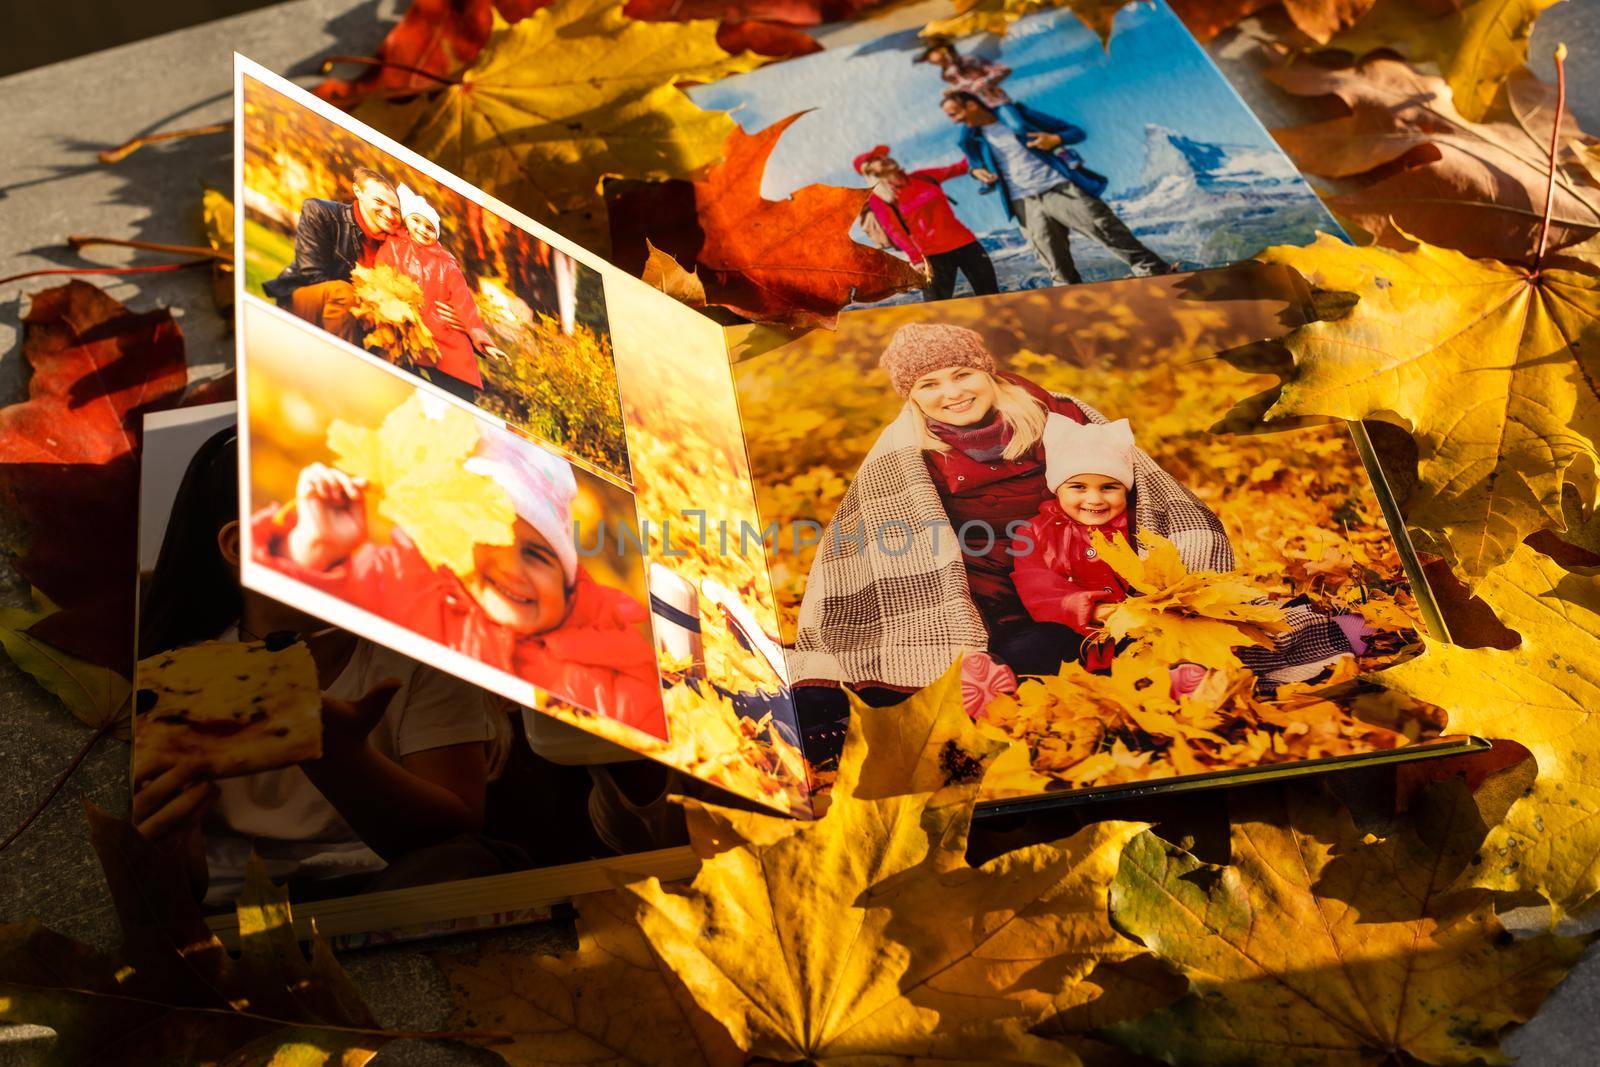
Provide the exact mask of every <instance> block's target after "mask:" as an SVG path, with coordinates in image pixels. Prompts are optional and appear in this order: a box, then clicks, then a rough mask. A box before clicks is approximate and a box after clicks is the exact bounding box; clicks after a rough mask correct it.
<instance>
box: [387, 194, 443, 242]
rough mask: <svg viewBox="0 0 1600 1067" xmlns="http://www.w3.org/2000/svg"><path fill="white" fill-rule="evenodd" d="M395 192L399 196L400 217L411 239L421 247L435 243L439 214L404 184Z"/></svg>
mask: <svg viewBox="0 0 1600 1067" xmlns="http://www.w3.org/2000/svg"><path fill="white" fill-rule="evenodd" d="M395 192H396V193H397V194H399V196H400V217H401V218H403V219H404V220H405V223H406V229H407V230H408V231H410V233H411V239H412V240H413V241H416V242H417V243H418V244H422V245H431V244H433V243H434V242H435V241H437V240H438V239H439V225H440V223H439V212H437V211H436V210H434V207H433V205H432V204H430V203H428V202H427V201H426V200H424V199H423V198H422V196H421V195H420V194H418V193H417V192H416V191H415V190H413V189H411V188H410V187H409V186H407V185H406V184H405V183H404V182H401V183H400V185H399V187H398V188H396V189H395Z"/></svg>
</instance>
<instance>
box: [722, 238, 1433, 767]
mask: <svg viewBox="0 0 1600 1067" xmlns="http://www.w3.org/2000/svg"><path fill="white" fill-rule="evenodd" d="M1300 314H1302V311H1301V306H1300V304H1299V298H1298V296H1297V290H1296V287H1295V285H1294V283H1293V279H1292V278H1291V277H1290V276H1288V275H1287V274H1286V273H1285V272H1281V271H1278V270H1275V269H1270V268H1258V267H1241V268H1235V269H1233V270H1231V271H1226V272H1213V273H1212V274H1210V275H1197V276H1190V277H1175V276H1166V277H1161V278H1151V279H1145V280H1130V281H1123V282H1117V283H1110V284H1104V285H1097V286H1084V287H1078V288H1069V289H1055V290H1049V291H1044V292H1028V293H1017V294H1009V295H1000V296H995V297H990V298H986V299H981V300H966V301H955V302H951V303H949V304H944V305H941V306H940V307H939V308H937V309H934V308H925V307H922V306H920V305H911V306H908V307H901V308H888V309H881V310H875V311H869V312H859V313H856V314H852V315H846V316H844V317H842V318H841V320H840V325H839V330H838V331H837V333H828V332H823V331H813V332H812V333H810V334H808V335H806V336H804V337H802V338H800V339H798V340H796V341H794V342H792V343H790V344H789V345H787V346H785V347H783V348H780V349H777V350H776V351H771V352H767V353H765V354H761V355H756V356H754V357H752V358H749V359H746V360H743V361H741V362H739V363H737V364H736V365H735V368H734V370H735V378H736V381H737V383H738V387H739V394H740V403H741V407H742V409H743V414H744V420H745V427H746V434H747V438H748V440H749V443H750V457H751V463H752V466H753V468H754V473H755V481H756V491H757V496H758V500H759V502H760V507H761V512H762V518H763V519H764V520H765V521H767V522H768V523H773V522H776V523H777V525H778V529H779V535H778V537H777V539H776V541H775V545H774V547H775V553H774V556H775V560H776V563H775V565H774V569H775V572H781V573H784V574H785V575H787V579H786V580H785V581H784V582H783V583H782V584H780V587H779V589H778V596H779V601H780V607H781V614H782V618H783V635H782V640H783V644H784V646H785V649H786V652H787V660H788V665H789V674H790V680H791V682H792V683H793V684H794V686H795V689H794V693H795V698H796V704H797V710H798V714H799V717H800V720H801V723H802V727H803V729H804V731H805V734H806V737H807V744H806V751H807V755H808V757H809V758H811V759H812V761H813V762H814V763H819V764H825V763H826V762H827V760H828V758H829V755H830V753H829V752H828V751H827V749H826V748H825V745H826V743H827V741H828V739H830V738H837V737H838V736H840V735H841V734H842V727H841V720H843V719H844V718H845V716H846V715H847V714H848V707H847V705H846V701H845V694H844V691H845V690H846V689H849V690H852V691H854V692H856V693H857V694H858V695H860V696H861V697H863V699H866V700H867V701H868V702H869V703H874V704H882V703H892V702H895V701H898V700H900V699H903V698H904V695H905V694H906V693H908V692H911V691H914V690H915V689H917V688H920V687H922V686H924V685H927V684H928V683H929V682H931V681H933V680H934V679H935V678H937V677H938V676H940V675H941V674H943V673H944V672H945V671H946V670H947V669H949V668H950V666H951V665H952V664H953V663H954V662H955V660H956V659H957V657H964V659H963V693H964V698H965V700H966V703H967V710H968V712H969V713H970V714H972V715H973V716H974V717H975V718H976V719H977V720H979V721H980V722H981V723H983V724H984V725H985V728H986V729H987V730H989V731H991V732H993V733H994V734H995V735H996V736H1000V737H1003V738H1006V739H1008V740H1010V741H1011V742H1013V744H1014V746H1015V748H1016V749H1017V751H1018V752H1019V756H1018V757H1016V758H1014V759H1013V760H1011V761H1008V767H1009V768H1010V770H1008V772H1007V773H1006V774H1004V775H1000V776H998V778H997V780H995V781H991V782H990V783H989V785H988V788H989V790H990V792H991V795H992V796H1009V795H1027V794H1032V793H1038V792H1043V791H1048V790H1056V789H1063V788H1085V787H1097V786H1108V785H1116V784H1122V783H1127V782H1136V781H1145V780H1150V779H1156V778H1167V777H1174V776H1183V775H1194V774H1202V773H1208V772H1213V771H1222V770H1231V769H1238V768H1249V767H1260V766H1263V765H1274V764H1282V763H1290V762H1294V761H1300V760H1310V759H1320V758H1325V757H1334V756H1345V755H1351V754H1356V753H1365V752H1375V751H1383V750H1388V749H1394V748H1398V747H1400V746H1404V745H1408V744H1412V743H1414V742H1417V741H1420V740H1427V739H1431V738H1433V737H1436V736H1437V735H1438V733H1439V730H1440V727H1441V726H1442V715H1441V714H1440V713H1439V712H1438V710H1437V709H1434V708H1431V707H1429V706H1424V705H1419V704H1416V703H1414V702H1411V701H1409V700H1403V699H1401V698H1399V697H1397V696H1396V695H1395V694H1393V693H1390V692H1387V691H1386V690H1383V689H1382V688H1381V687H1380V686H1378V685H1375V684H1373V683H1371V682H1369V681H1366V680H1364V679H1363V678H1362V677H1360V676H1367V675H1370V674H1372V673H1373V672H1378V671H1381V670H1382V669H1383V668H1384V667H1385V666H1388V665H1389V664H1391V663H1393V662H1395V661H1396V659H1397V657H1402V656H1405V655H1408V654H1410V653H1411V652H1414V651H1415V646H1416V644H1417V636H1416V634H1417V630H1418V628H1419V627H1420V626H1421V625H1422V623H1421V621H1420V619H1421V618H1422V616H1423V612H1422V610H1421V609H1419V606H1418V602H1417V599H1416V597H1415V595H1414V590H1413V586H1412V579H1411V576H1410V574H1409V572H1408V565H1409V563H1408V561H1409V560H1410V558H1411V557H1410V555H1409V551H1408V550H1405V549H1403V546H1402V545H1400V544H1397V542H1396V541H1395V539H1394V537H1393V536H1392V535H1391V533H1390V530H1389V528H1388V526H1387V525H1386V523H1385V520H1384V515H1383V511H1382V508H1381V506H1380V502H1379V498H1378V497H1377V495H1376V494H1375V492H1374V490H1373V487H1372V483H1371V481H1370V480H1369V474H1368V471H1367V469H1366V467H1365V465H1364V463H1363V460H1362V456H1361V454H1360V451H1359V449H1358V447H1357V444H1356V442H1355V440H1354V439H1353V438H1352V434H1351V430H1350V429H1349V428H1347V427H1346V426H1344V425H1343V424H1326V425H1317V426H1310V427H1300V428H1296V429H1289V430H1285V431H1283V432H1277V433H1261V432H1241V430H1242V429H1243V428H1244V423H1243V422H1242V421H1240V420H1238V419H1236V418H1233V417H1231V416H1230V402H1231V399H1236V398H1242V397H1246V396H1249V395H1251V394H1253V393H1255V392H1258V391H1260V390H1262V389H1265V388H1267V387H1268V386H1270V385H1271V384H1272V383H1273V382H1274V381H1276V378H1275V377H1273V376H1271V375H1263V374H1253V373H1250V372H1249V371H1248V370H1241V369H1240V368H1239V367H1236V366H1235V365H1234V364H1233V363H1232V362H1230V361H1229V359H1228V358H1226V357H1224V356H1220V355H1219V354H1218V353H1222V352H1225V351H1227V350H1230V349H1237V348H1239V346H1244V345H1248V344H1250V343H1251V342H1253V341H1257V340H1260V339H1261V338H1264V337H1268V336H1272V335H1275V334H1276V333H1277V332H1278V331H1279V330H1281V325H1280V324H1281V322H1282V321H1283V320H1284V319H1285V318H1294V317H1296V316H1297V315H1300ZM1244 365H1245V366H1246V367H1248V364H1247V363H1245V364H1244ZM790 531H799V532H798V533H796V534H794V535H791V533H790ZM1024 755H1025V757H1026V758H1021V757H1022V756H1024Z"/></svg>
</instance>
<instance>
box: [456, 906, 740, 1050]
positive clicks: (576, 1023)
mask: <svg viewBox="0 0 1600 1067" xmlns="http://www.w3.org/2000/svg"><path fill="white" fill-rule="evenodd" d="M574 903H575V904H576V905H577V907H578V950H577V952H575V953H571V954H568V955H565V956H561V957H559V958H558V957H552V956H540V955H536V954H534V953H531V952H527V951H514V950H508V949H505V948H503V947H500V946H499V945H497V944H495V943H493V942H488V943H486V944H485V945H484V946H483V947H482V948H480V949H479V950H478V951H476V952H474V953H471V954H462V953H459V952H441V953H436V954H435V955H434V957H433V958H434V960H435V961H436V962H437V963H438V964H439V967H440V968H441V969H442V970H443V971H444V974H445V977H446V978H447V979H448V980H449V982H450V988H451V992H452V993H453V994H454V996H455V1004H456V1007H455V1011H454V1012H453V1013H452V1014H451V1016H450V1025H452V1026H456V1027H462V1028H466V1029H475V1030H476V1029H483V1030H490V1031H497V1032H501V1033H504V1034H506V1035H508V1037H509V1038H510V1041H509V1043H507V1044H497V1045H495V1046H494V1051H495V1052H496V1053H498V1054H499V1055H500V1056H502V1057H503V1058H504V1059H505V1060H506V1062H508V1063H510V1064H512V1067H522V1065H524V1064H526V1065H529V1067H532V1065H540V1067H542V1065H544V1064H549V1063H567V1064H601V1063H605V1064H659V1065H661V1067H677V1065H678V1064H702V1063H703V1064H708V1065H711V1067H722V1065H727V1067H739V1065H741V1064H743V1063H744V1062H745V1058H744V1054H743V1053H742V1052H740V1051H739V1050H738V1049H737V1048H736V1047H735V1046H734V1045H733V1042H732V1041H730V1040H729V1038H728V1035H727V1032H726V1031H725V1030H723V1029H722V1027H721V1026H720V1025H719V1024H718V1023H717V1022H716V1020H715V1019H713V1018H712V1017H711V1016H709V1015H707V1014H706V1012H705V1011H704V1010H702V1009H701V1008H700V1007H699V1006H698V1005H696V1004H695V1002H694V1000H693V999H692V998H691V997H690V996H689V994H688V992H687V991H686V990H685V989H684V988H683V983H681V982H679V981H678V979H677V978H676V977H674V976H673V974H672V972H671V971H669V970H667V968H665V967H664V966H662V964H661V960H660V958H659V957H657V956H656V954H655V953H654V952H653V951H651V948H650V943H649V942H648V941H646V940H645V938H644V935H643V934H642V933H641V932H640V930H639V927H638V926H637V924H636V923H635V921H634V919H635V916H634V911H635V907H634V904H633V902H632V901H631V900H630V899H628V898H627V897H626V896H624V895H623V894H622V893H595V894H591V895H589V896H585V897H581V898H579V899H578V900H577V901H575V902H574Z"/></svg>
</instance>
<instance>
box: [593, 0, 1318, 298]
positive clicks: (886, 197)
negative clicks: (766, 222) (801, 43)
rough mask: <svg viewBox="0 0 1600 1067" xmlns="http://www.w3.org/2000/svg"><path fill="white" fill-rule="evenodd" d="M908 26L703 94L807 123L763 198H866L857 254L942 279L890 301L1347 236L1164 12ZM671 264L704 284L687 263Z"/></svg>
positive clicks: (792, 136)
mask: <svg viewBox="0 0 1600 1067" xmlns="http://www.w3.org/2000/svg"><path fill="white" fill-rule="evenodd" d="M894 19H895V16H894V15H892V14H891V15H889V16H886V17H885V19H884V20H883V21H884V23H885V24H887V25H891V26H892V25H894ZM904 25H905V28H903V29H900V30H899V31H898V32H893V33H889V34H886V35H884V36H882V37H879V38H877V39H876V40H872V41H867V42H862V43H858V42H854V41H852V42H848V43H841V44H838V45H835V44H833V43H832V42H829V45H828V47H827V48H826V49H825V50H823V51H821V52H818V53H815V54H813V55H809V56H803V57H800V58H798V59H794V60H790V61H789V62H786V63H779V64H773V65H771V66H768V67H764V68H761V69H758V70H755V71H751V72H749V73H747V74H741V75H738V76H735V77H731V78H724V79H722V80H720V81H717V82H714V83H712V84H709V85H701V86H696V87H694V88H692V89H691V90H689V92H690V96H691V97H693V99H694V100H695V102H696V103H698V104H700V105H701V106H702V107H708V108H721V109H725V110H727V111H728V112H729V114H730V116H731V117H732V118H733V119H734V121H736V122H738V123H739V125H740V126H741V127H742V128H743V129H744V130H745V132H746V133H755V132H757V131H759V130H762V129H765V128H766V127H768V126H770V125H772V124H773V123H774V122H776V121H778V120H780V119H783V118H786V117H788V116H790V115H793V114H795V113H796V112H802V111H804V112H808V113H807V114H806V115H805V117H804V118H802V119H801V120H800V121H798V122H796V123H795V124H794V125H793V126H791V127H789V128H788V129H787V130H785V132H784V135H783V138H782V139H781V140H780V141H779V142H778V144H777V146H776V148H775V149H774V150H773V153H772V156H771V158H770V159H769V161H768V163H767V168H766V172H765V175H764V177H763V180H762V187H761V188H762V195H763V196H765V197H767V198H768V199H772V200H780V199H782V198H783V197H785V196H788V195H789V194H791V193H792V192H794V191H795V190H796V189H798V188H800V187H802V186H805V185H808V184H811V183H816V182H820V183H824V184H828V185H834V186H844V187H850V188H860V187H861V186H862V185H863V184H865V185H866V187H867V189H868V192H869V197H868V199H867V202H866V204H865V205H864V206H863V207H862V209H861V212H860V214H859V215H858V216H857V218H856V220H855V225H854V226H853V227H852V232H853V235H854V236H855V239H856V240H858V241H859V242H861V243H865V244H873V245H876V246H878V247H880V248H883V249H885V250H887V251H890V252H892V253H893V254H895V255H898V256H902V257H904V258H905V259H906V260H907V261H908V262H910V263H911V264H912V265H913V266H914V267H916V268H917V269H918V270H920V271H921V272H922V273H923V275H924V277H925V278H926V279H927V283H926V284H925V285H924V286H923V287H922V289H921V290H920V292H915V291H914V292H912V293H908V294H902V295H901V296H898V297H894V298H891V299H890V300H889V301H886V303H905V302H908V301H911V300H916V299H919V298H920V299H921V300H924V301H931V300H943V299H947V298H949V297H951V296H961V295H966V294H968V293H972V294H977V295H984V294H988V293H995V292H1010V291H1013V290H1017V289H1028V288H1041V287H1047V286H1063V285H1077V284H1080V283H1083V282H1096V281H1104V280H1108V279H1115V278H1123V277H1129V276H1143V275H1151V274H1160V273H1164V272H1167V271H1171V270H1193V269H1196V268H1201V267H1212V266H1220V265H1223V264H1227V263H1232V262H1236V261H1238V260H1240V259H1243V258H1245V257H1246V256H1248V255H1250V254H1252V253H1254V252H1256V251H1258V250H1260V249H1261V248H1264V247H1267V246H1268V245H1272V244H1301V243H1304V242H1306V241H1309V240H1311V239H1312V238H1313V237H1314V236H1315V234H1316V232H1317V230H1318V229H1323V230H1327V231H1329V232H1337V224H1336V223H1335V222H1334V221H1333V219H1332V217H1331V216H1330V215H1328V214H1327V212H1326V211H1325V210H1324V209H1323V208H1322V206H1321V204H1320V203H1319V201H1318V200H1317V197H1316V194H1315V193H1314V192H1313V191H1312V190H1311V188H1310V186H1308V185H1307V184H1306V183H1305V181H1304V180H1303V179H1302V178H1301V177H1300V175H1299V173H1298V172H1297V171H1296V170H1295V167H1294V165H1293V164H1292V163H1291V162H1290V161H1289V159H1288V158H1287V157H1286V156H1285V155H1284V154H1283V153H1282V151H1281V150H1280V149H1279V148H1278V146H1277V145H1276V144H1275V143H1274V142H1273V140H1272V138H1271V136H1270V135H1269V134H1268V133H1267V131H1266V130H1265V129H1264V128H1263V127H1262V126H1261V124H1260V122H1259V121H1257V120H1256V118H1255V117H1254V116H1253V115H1252V114H1251V112H1250V110H1249V108H1247V107H1246V106H1245V104H1244V103H1243V101H1241V100H1240V99H1239V98H1238V96H1237V95H1236V94H1235V93H1234V91H1233V89H1232V88H1231V87H1230V86H1229V85H1228V83H1227V81H1226V80H1225V79H1224V78H1223V77H1222V75H1221V73H1220V72H1219V71H1218V70H1217V69H1216V67H1215V66H1214V65H1213V64H1212V62H1211V60H1210V59H1209V58H1208V57H1207V56H1206V54H1205V52H1204V51H1203V50H1202V49H1201V48H1200V47H1199V46H1198V45H1197V44H1196V43H1195V41H1194V39H1193V37H1191V36H1190V34H1189V32H1188V31H1187V30H1186V29H1185V28H1184V27H1183V25H1182V23H1180V22H1179V21H1178V19H1177V18H1176V17H1175V16H1174V15H1173V14H1172V13H1171V11H1169V10H1168V9H1167V8H1166V6H1165V5H1164V4H1161V3H1153V4H1133V5H1129V6H1127V7H1124V8H1122V9H1121V10H1120V11H1118V12H1117V17H1116V20H1115V22H1114V24H1113V32H1112V33H1111V37H1110V41H1109V42H1108V44H1107V45H1105V46H1102V44H1101V41H1100V39H1099V37H1097V36H1096V34H1095V33H1094V31H1092V30H1090V29H1089V28H1088V27H1086V26H1085V25H1084V24H1083V23H1082V22H1081V21H1080V20H1079V19H1078V18H1077V17H1076V16H1075V15H1073V14H1072V13H1071V12H1070V11H1066V10H1049V11H1041V12H1037V13H1035V14H1031V15H1028V16H1026V17H1024V18H1021V19H1018V20H1017V21H1016V22H1015V23H1013V24H1011V25H1010V26H1009V27H1008V29H1007V31H1006V33H1005V35H1004V36H999V37H997V36H993V35H989V34H973V35H971V36H969V37H963V38H959V39H956V38H950V37H927V36H922V35H920V34H919V29H920V21H919V20H916V19H915V18H914V17H913V15H910V14H908V15H907V16H906V20H905V23H904ZM611 211H612V213H613V215H617V214H618V213H619V212H621V213H626V212H628V211H629V207H628V204H627V202H626V200H625V199H624V200H620V201H619V202H617V203H616V204H614V205H613V206H612V208H611ZM629 225H630V227H631V226H632V225H633V223H631V222H630V224H629ZM640 234H641V235H642V236H650V235H651V231H650V229H649V227H648V226H644V227H643V228H642V229H641V231H640ZM619 236H621V239H619V241H618V245H619V247H618V254H619V255H624V256H627V255H635V256H637V257H638V259H639V261H640V262H643V242H642V241H637V243H638V244H639V249H637V250H632V249H631V247H629V242H630V241H633V240H637V239H636V238H632V237H626V236H622V235H619ZM654 243H655V244H656V245H657V247H669V245H670V241H668V240H667V239H666V238H664V237H663V238H661V239H656V240H655V241H654ZM673 250H674V252H675V254H678V258H679V259H680V261H681V262H683V266H684V267H685V268H686V269H693V263H692V262H690V261H686V260H685V258H684V256H685V254H687V253H689V252H692V249H678V248H674V249H673ZM691 258H692V257H691ZM625 261H626V260H625Z"/></svg>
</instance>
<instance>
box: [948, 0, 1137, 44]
mask: <svg viewBox="0 0 1600 1067" xmlns="http://www.w3.org/2000/svg"><path fill="white" fill-rule="evenodd" d="M1132 2H1133V0H954V3H955V11H956V13H955V14H954V15H953V16H951V17H950V18H947V19H936V20H935V21H933V22H930V23H928V25H927V26H925V27H923V29H922V36H924V37H952V38H953V37H967V36H970V35H972V34H974V33H992V34H995V35H997V36H998V35H1001V34H1004V33H1005V32H1006V30H1007V29H1008V28H1009V27H1010V25H1011V24H1012V23H1013V22H1015V21H1017V20H1018V19H1020V18H1025V17H1026V16H1028V15H1032V14H1034V13H1035V12H1037V11H1046V10H1049V9H1050V8H1055V7H1065V8H1068V9H1070V10H1071V11H1072V13H1073V14H1074V15H1076V16H1078V18H1079V20H1080V21H1082V22H1083V24H1084V25H1085V26H1087V27H1089V28H1090V29H1091V30H1093V31H1094V32H1095V35H1096V36H1098V37H1099V38H1100V43H1101V44H1102V45H1105V46H1106V47H1107V48H1109V47H1110V46H1111V23H1112V21H1113V20H1114V19H1115V18H1116V16H1117V12H1118V11H1121V10H1122V9H1123V8H1125V7H1127V6H1128V5H1129V4H1130V3H1132Z"/></svg>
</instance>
